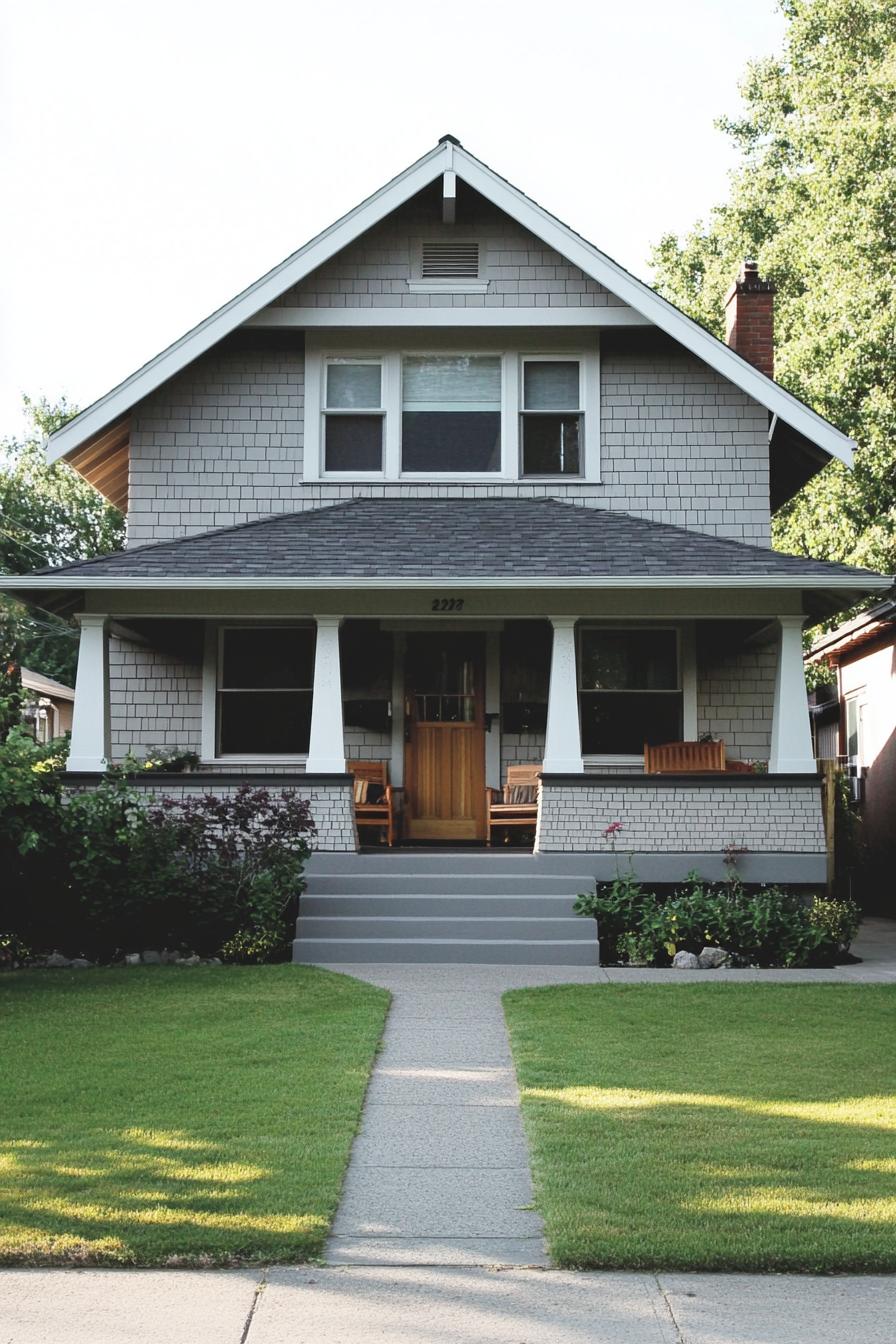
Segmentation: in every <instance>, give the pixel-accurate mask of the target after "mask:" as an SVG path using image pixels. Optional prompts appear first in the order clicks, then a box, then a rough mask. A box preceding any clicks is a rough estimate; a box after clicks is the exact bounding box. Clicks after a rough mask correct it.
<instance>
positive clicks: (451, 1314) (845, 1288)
mask: <svg viewBox="0 0 896 1344" xmlns="http://www.w3.org/2000/svg"><path fill="white" fill-rule="evenodd" d="M894 1339H896V1280H894V1279H892V1278H886V1277H867V1278H803V1277H801V1276H797V1275H782V1276H776V1277H763V1276H758V1275H757V1276H750V1275H744V1274H728V1275H725V1274H719V1275H712V1274H659V1275H652V1274H593V1273H584V1274H576V1273H571V1272H568V1271H559V1270H533V1269H510V1270H488V1269H481V1268H480V1269H476V1268H461V1267H452V1266H441V1267H437V1268H428V1269H402V1268H396V1267H392V1268H382V1269H374V1268H327V1269H312V1268H308V1267H305V1268H302V1269H272V1270H270V1271H269V1272H268V1273H267V1274H266V1275H262V1274H260V1273H259V1274H254V1273H253V1272H252V1271H249V1270H218V1271H216V1270H210V1271H207V1272H205V1273H203V1272H196V1271H191V1270H167V1271H156V1270H109V1269H104V1270H101V1269H87V1270H42V1269H32V1270H28V1269H18V1270H6V1271H4V1272H2V1273H0V1340H2V1341H3V1344H371V1341H381V1342H382V1344H893V1341H894Z"/></svg>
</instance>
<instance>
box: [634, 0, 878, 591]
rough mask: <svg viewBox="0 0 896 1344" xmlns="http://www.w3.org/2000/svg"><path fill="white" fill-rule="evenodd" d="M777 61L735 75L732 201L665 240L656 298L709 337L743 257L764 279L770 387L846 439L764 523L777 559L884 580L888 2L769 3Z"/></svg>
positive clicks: (729, 127) (725, 126)
mask: <svg viewBox="0 0 896 1344" xmlns="http://www.w3.org/2000/svg"><path fill="white" fill-rule="evenodd" d="M780 4H781V9H782V11H783V13H784V14H785V16H786V18H787V20H788V27H787V33H786V37H785V42H784V49H783V51H782V52H781V54H780V55H779V56H776V57H772V58H769V59H766V60H762V61H758V62H756V63H753V64H751V65H749V66H748V67H747V73H746V77H745V79H744V81H743V83H742V85H741V92H742V95H743V100H744V104H745V111H744V115H743V116H742V117H741V118H740V119H738V120H733V121H730V120H726V121H722V122H720V123H719V125H720V128H721V129H722V130H724V131H725V132H726V133H727V134H728V135H729V136H730V137H731V139H732V140H733V142H734V144H735V145H736V146H737V149H738V151H739V153H740V165H739V167H738V168H737V169H736V170H735V172H734V173H733V174H732V178H731V188H730V195H729V199H728V201H727V202H726V203H724V204H722V205H719V206H718V207H716V208H715V209H714V210H713V211H712V212H711V214H710V217H709V219H708V220H707V221H705V222H701V223H698V224H697V225H696V226H695V227H694V229H693V230H692V231H691V232H690V233H689V234H687V235H686V236H685V237H684V238H681V239H679V238H676V237H674V236H673V235H667V236H666V237H664V238H663V239H662V240H661V241H660V243H659V245H658V246H657V247H656V249H655V251H654V255H653V264H654V270H655V275H656V279H657V282H658V285H659V288H660V289H661V291H662V292H663V293H664V294H665V295H666V296H667V297H668V298H670V299H672V300H673V302H675V303H677V304H678V305H679V306H680V307H681V308H683V309H684V310H685V311H686V312H688V313H690V314H691V316H693V317H695V318H697V320H698V321H700V322H702V323H703V324H704V325H705V326H706V327H708V328H710V329H711V330H712V331H714V332H715V333H716V334H717V335H721V334H722V329H723V326H724V295H725V292H726V290H727V289H728V286H729V285H730V283H731V281H732V279H733V278H734V276H735V274H736V272H737V269H738V266H739V264H740V262H741V261H742V260H743V258H744V257H755V258H756V259H757V261H758V262H759V265H760V270H761V272H762V273H763V274H764V275H768V276H770V277H771V278H773V279H774V280H775V282H776V284H777V289H778V297H777V304H776V342H775V344H776V349H775V362H776V377H777V378H778V379H779V380H780V381H781V382H782V383H783V384H784V386H785V387H787V388H789V389H790V390H791V391H792V392H794V393H796V395H797V396H799V397H801V398H802V399H803V400H804V401H806V402H808V403H809V404H810V405H811V406H813V407H814V408H815V409H816V410H818V411H819V412H820V413H821V414H822V415H824V416H826V417H827V418H828V419H830V420H831V421H833V423H834V424H836V425H838V426H839V427H840V428H841V429H842V430H845V432H846V433H847V434H849V435H851V436H852V437H853V438H854V439H856V441H857V443H858V445H859V450H858V452H857V454H856V461H855V469H854V471H853V472H849V471H848V470H847V469H846V468H845V467H843V466H842V465H841V464H839V463H831V464H830V465H829V466H827V467H825V468H824V470H823V471H821V472H820V473H819V474H818V475H817V476H816V477H815V478H814V479H813V480H812V481H811V482H809V484H808V485H807V486H805V487H804V489H803V490H802V491H801V492H800V493H799V495H797V497H796V498H795V499H794V500H793V501H791V503H789V504H788V505H786V506H785V507H784V508H783V509H782V510H780V512H779V513H778V515H777V518H776V520H775V525H774V534H773V535H774V542H775V544H776V545H777V546H779V547H780V548H781V549H783V550H789V551H794V552H797V553H802V554H807V555H814V556H817V557H819V558H821V559H830V560H842V561H845V562H847V563H851V564H859V565H867V566H869V567H871V568H875V569H881V570H883V571H885V572H889V573H892V572H893V571H894V570H896V321H894V303H896V7H894V5H893V3H892V0H780Z"/></svg>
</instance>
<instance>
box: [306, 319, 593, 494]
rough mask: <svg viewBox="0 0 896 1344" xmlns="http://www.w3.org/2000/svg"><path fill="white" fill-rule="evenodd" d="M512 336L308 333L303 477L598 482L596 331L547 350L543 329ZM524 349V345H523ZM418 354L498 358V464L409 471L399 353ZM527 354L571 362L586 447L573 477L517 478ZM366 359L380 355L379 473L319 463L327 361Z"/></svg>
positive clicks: (565, 483)
mask: <svg viewBox="0 0 896 1344" xmlns="http://www.w3.org/2000/svg"><path fill="white" fill-rule="evenodd" d="M507 334H508V336H511V335H513V337H514V341H513V345H512V346H510V347H508V343H507V342H504V341H501V340H500V339H496V338H489V337H483V336H480V335H479V334H478V333H476V332H469V333H465V335H464V338H463V339H458V333H456V332H446V333H445V336H444V338H443V339H436V338H435V337H434V336H432V335H431V336H429V338H428V339H427V340H426V341H425V342H423V341H421V342H420V343H419V344H416V345H414V344H411V343H409V342H407V341H402V342H400V343H399V341H398V340H396V338H395V335H394V334H392V335H390V334H389V333H388V332H385V333H382V334H379V335H378V336H377V337H376V338H374V337H371V338H370V339H368V341H367V343H366V344H365V345H364V346H361V345H359V344H358V343H357V336H355V337H354V338H352V335H351V333H346V339H345V340H340V338H339V337H338V336H336V335H335V333H329V334H328V333H325V332H320V333H317V332H312V331H308V332H306V335H305V421H304V464H303V479H304V480H305V481H320V482H327V481H329V482H332V483H334V484H338V483H340V482H347V481H357V482H359V483H360V482H365V481H368V482H374V481H380V482H391V483H394V484H400V483H401V482H407V483H408V484H414V485H420V484H423V483H424V482H429V483H432V484H433V485H443V484H446V485H450V484H452V483H454V482H469V483H472V484H479V483H481V484H489V483H491V484H500V483H502V482H503V483H510V482H517V483H521V484H529V485H532V486H535V487H538V486H539V485H544V484H545V483H550V484H551V485H554V484H556V485H557V486H569V487H572V488H575V487H577V486H581V485H582V484H600V480H601V475H600V473H601V453H600V438H601V434H600V415H601V407H600V346H599V341H598V337H597V335H596V334H595V335H593V336H592V335H591V334H589V337H588V340H587V341H583V340H581V339H579V340H577V341H576V343H575V344H573V343H571V342H565V341H564V342H561V343H558V344H557V345H555V346H554V347H553V348H552V347H551V346H550V345H548V344H547V342H546V341H545V338H544V333H543V332H542V333H537V335H536V336H535V337H533V338H532V339H531V340H529V341H527V340H526V338H525V336H524V334H523V333H510V332H508V333H507ZM527 347H529V348H527ZM406 355H410V356H420V355H458V356H462V355H495V356H498V357H500V359H501V466H500V470H498V471H485V472H452V471H440V472H430V471H426V472H409V471H404V470H402V464H401V416H402V391H401V367H402V363H401V362H402V359H403V357H404V356H406ZM529 359H544V360H560V361H569V360H577V361H578V362H579V370H580V373H579V387H580V403H581V414H582V418H583V439H584V448H583V453H582V458H583V461H582V470H581V471H580V473H579V474H578V475H576V476H572V475H559V476H557V475H553V476H525V477H524V476H523V475H522V461H521V447H520V418H521V404H522V379H523V362H524V360H529ZM347 360H350V361H352V362H360V363H371V362H373V361H375V360H379V362H380V365H381V368H382V383H381V387H382V403H383V404H382V411H383V414H384V418H385V424H384V429H383V470H382V471H365V472H361V471H338V472H335V471H327V470H326V469H325V461H324V441H325V440H324V423H323V422H324V415H325V410H326V407H325V379H326V371H327V366H328V365H329V363H331V362H333V361H336V362H338V361H342V362H345V361H347Z"/></svg>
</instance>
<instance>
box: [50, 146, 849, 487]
mask: <svg viewBox="0 0 896 1344" xmlns="http://www.w3.org/2000/svg"><path fill="white" fill-rule="evenodd" d="M451 169H453V170H454V171H455V172H456V173H457V175H458V177H460V178H461V179H462V180H463V181H465V182H466V183H467V184H468V185H469V186H471V187H473V188H474V189H475V190H476V191H478V192H480V193H481V194H482V195H483V196H485V197H486V198H487V199H488V200H490V201H491V202H492V204H494V205H496V206H497V207H498V208H499V209H501V210H503V211H504V212H505V213H506V214H508V215H509V216H510V217H511V218H512V219H515V220H516V221H517V223H519V224H521V225H522V226H523V227H524V228H526V229H528V230H529V231H530V232H531V233H534V234H535V235H536V236H537V237H539V238H541V239H542V240H543V241H544V242H545V243H547V244H548V245H549V246H551V247H553V248H555V249H556V251H557V252H559V253H560V254H561V256H563V257H565V258H566V259H567V260H568V261H570V262H572V264H573V265H575V266H578V267H579V268H580V269H581V270H582V271H584V273H585V274H586V275H587V276H590V278H591V279H593V280H596V281H598V283H599V284H602V285H604V286H605V287H606V288H607V289H609V290H610V291H611V292H612V293H613V294H615V295H616V296H617V297H618V298H620V299H622V300H623V301H624V302H625V303H627V304H629V305H630V306H631V307H632V308H633V309H635V310H636V311H637V312H639V313H640V314H641V315H642V316H643V317H644V318H646V319H647V320H648V321H649V322H652V323H654V325H656V326H657V327H659V328H660V330H662V331H665V332H666V333H667V334H668V335H669V336H671V337H672V338H673V339H674V340H676V341H678V342H679V343H680V344H681V345H683V346H684V347H685V348H686V349H688V350H690V351H691V352H692V353H693V354H695V355H696V356H697V357H698V358H699V359H702V360H703V361H704V362H705V363H706V364H708V365H709V366H710V368H712V369H715V371H716V372H717V373H719V374H721V375H722V376H723V377H724V378H727V379H728V380H729V381H730V382H731V383H733V384H734V385H735V387H739V388H740V389H741V391H743V392H745V393H746V394H747V396H750V397H752V398H753V399H754V400H755V401H757V402H759V404H760V405H762V406H765V407H767V408H768V410H770V411H771V412H772V413H773V414H775V415H777V416H779V417H780V418H781V419H782V420H784V421H785V422H786V423H787V424H788V425H790V426H791V427H792V428H793V429H795V430H797V431H798V432H799V433H801V434H803V435H804V436H805V437H806V438H807V439H809V440H810V441H811V442H812V443H815V444H817V446H818V447H819V448H822V449H823V450H824V451H825V452H827V453H829V454H830V455H831V456H832V457H836V458H838V459H839V460H840V461H841V462H844V463H846V465H847V466H851V465H852V450H853V448H854V447H855V444H854V441H853V440H852V439H850V438H849V437H848V436H847V435H846V434H843V433H841V431H840V430H839V429H836V428H835V427H834V426H833V425H832V424H830V423H829V422H828V421H827V420H825V419H824V418H823V417H822V416H820V415H818V414H817V413H816V412H815V411H813V410H811V409H810V408H809V407H808V406H806V405H804V403H803V402H801V401H800V400H798V398H797V397H794V396H793V395H792V394H791V393H790V392H787V391H785V390H784V388H783V387H780V386H779V385H778V384H777V383H775V382H774V381H773V380H772V379H771V378H767V377H766V376H765V374H763V373H760V372H759V370H758V369H756V368H754V367H753V365H752V364H750V363H748V362H747V361H746V360H745V359H742V358H741V356H740V355H738V354H736V353H735V352H734V351H733V350H731V349H730V348H729V347H728V346H727V345H725V344H724V343H723V342H722V341H719V340H717V339H716V337H715V336H713V335H711V334H710V332H708V331H706V330H705V328H703V327H701V326H700V324H699V323H697V322H694V321H693V320H692V319H691V318H689V317H687V316H686V315H685V314H684V313H682V312H681V311H680V310H679V309H678V308H676V307H675V306H674V305H673V304H671V303H669V301H668V300H667V299H664V298H662V297H661V296H660V295H659V294H657V293H656V292H655V291H654V290H652V289H651V288H650V287H649V285H646V284H644V283H643V281H641V280H637V279H636V278H635V277H634V276H633V275H631V274H630V273H629V272H628V271H626V270H624V269H623V268H622V267H621V266H620V265H618V263H617V262H615V261H613V260H611V258H610V257H608V256H607V255H606V254H605V253H603V252H601V251H599V249H598V248H596V247H594V246H592V244H591V243H588V242H586V241H585V239H584V238H581V237H580V236H579V235H578V234H577V233H575V232H574V231H573V230H572V229H570V228H569V227H568V226H567V225H565V224H562V223H561V222H560V221H559V220H558V219H555V218H554V216H553V215H551V214H549V213H548V211H546V210H544V209H543V208H542V207H541V206H540V205H536V203H535V202H534V201H532V200H530V199H529V197H528V196H525V195H524V194H523V193H522V192H521V191H519V190H518V189H517V188H516V187H513V186H511V184H510V183H509V182H507V181H505V179H504V178H502V177H499V176H498V175H497V173H495V172H493V171H492V170H491V169H490V168H488V167H487V166H486V165H485V164H484V163H482V162H480V160H479V159H476V158H474V157H473V155H472V154H469V153H468V152H467V151H466V150H465V149H463V148H461V146H460V145H455V144H451V143H450V142H444V143H439V144H438V145H437V146H436V147H435V149H432V150H430V151H429V153H428V154H425V155H424V156H423V158H421V159H418V160H417V162H416V163H413V164H412V165H411V166H410V167H409V168H406V169H405V171H404V172H403V173H400V174H399V175H398V177H395V178H393V179H392V181H391V182H388V183H387V184H386V185H385V186H384V187H382V188H381V189H380V190H379V191H378V192H376V193H375V194H374V195H373V196H370V197H368V199H367V200H366V201H364V202H362V203H361V205H359V206H357V207H356V208H355V209H354V210H352V211H350V212H349V214H347V215H344V216H343V217H342V219H340V220H337V221H336V223H335V224H332V225H331V226H330V227H329V228H328V229H325V230H324V231H323V233H320V234H318V235H317V237H316V238H313V239H312V240H311V242H309V243H307V244H306V245H305V246H304V247H302V248H300V249H299V251H298V252H294V253H293V254H292V255H291V256H290V257H287V258H286V260H285V261H283V262H281V263H280V265H279V266H275V267H274V269H273V270H272V271H269V272H268V273H267V275H264V276H262V277H261V279H260V280H258V281H256V282H255V284H254V285H251V286H250V287H249V288H248V289H246V290H243V292H242V293H241V294H238V295H237V296H236V298H234V299H231V301H230V302H229V303H227V304H225V305H224V307H223V308H219V309H218V310H217V312H215V313H213V314H212V315H211V316H210V317H208V318H206V319H205V321H204V322H200V324H199V325H198V326H197V327H194V328H193V330H192V331H189V332H187V334H186V335H185V336H182V337H181V339H180V340H179V341H176V342H175V343H174V344H173V345H170V346H169V347H168V349H167V350H163V351H162V353H161V354H160V355H157V356H156V357H155V359H152V360H150V361H149V363H148V364H144V365H143V367H142V368H141V369H138V370H137V372H136V373H134V374H132V375H131V377H130V378H127V379H125V381H124V382H123V383H120V384H119V385H118V387H116V388H113V389H112V391H111V392H108V393H107V394H106V396H104V397H101V398H100V400H99V401H96V402H94V403H93V405H92V406H88V407H87V409H86V410H84V411H82V412H81V414H80V415H79V416H77V417H76V418H75V419H74V420H71V421H69V423H68V424H67V425H64V426H63V427H62V429H60V430H57V431H56V433H55V434H54V435H52V437H51V438H50V440H49V443H48V445H47V458H48V461H50V462H55V461H57V460H58V459H59V458H60V457H63V456H65V455H66V454H67V453H70V452H72V451H73V450H74V449H75V448H77V447H79V445H80V444H82V443H83V442H84V441H85V439H88V438H89V437H90V436H91V435H93V434H95V433H97V432H98V431H99V430H101V429H103V428H104V427H105V426H106V425H108V424H110V423H111V422H112V421H113V420H114V419H116V418H117V417H118V416H120V415H122V414H124V413H125V412H126V411H128V410H130V408H131V407H132V406H133V405H134V404H135V403H136V402H138V401H140V400H141V399H142V398H143V397H145V396H148V395H149V393H151V392H153V391H155V389H156V388H157V387H159V386H160V385H161V384H162V383H164V382H165V381H166V380H167V379H168V378H171V377H173V376H174V375H175V374H176V373H179V372H180V370H181V369H183V368H185V367H186V365H187V364H189V363H191V362H192V361H193V360H194V359H196V358H197V357H198V356H199V355H201V354H203V353H204V352H205V351H206V350H208V349H209V348H210V347H211V346H212V345H215V344H216V343H217V342H218V341H219V340H221V339H222V338H223V337H224V336H226V335H228V333H229V332H231V331H233V330H234V329H235V328H236V327H238V326H240V325H241V323H243V322H247V321H248V320H249V319H250V318H252V317H253V316H254V315H255V314H256V313H258V312H259V310H260V309H262V308H264V307H265V306H266V305H267V304H269V303H271V302H272V301H273V300H274V299H276V298H278V297H279V296H280V295H281V294H282V293H283V292H284V291H285V290H287V289H289V288H290V287H291V286H292V285H295V284H297V283H298V282H299V281H301V280H302V279H304V277H305V276H306V275H308V274H309V273H310V272H311V271H313V270H314V269H316V267H318V266H321V265H323V263H324V262H326V261H328V260H329V259H330V258H331V257H333V256H335V254H336V253H337V252H339V251H341V250H342V248H344V247H347V246H348V245H349V244H350V243H352V242H354V240H355V239H356V238H358V237H360V235H361V234H362V233H364V232H366V230H367V229H369V228H372V227H373V225H375V224H377V223H379V222H380V221H381V220H382V219H385V218H386V216H387V215H389V214H391V213H392V211H394V210H396V209H397V208H398V207H399V206H400V205H402V204H403V203H404V202H405V201H406V200H408V199H409V198H410V197H411V196H413V195H415V194H416V193H417V192H418V191H420V190H422V189H423V188H424V187H425V186H427V185H428V184H429V183H430V182H432V181H433V180H434V179H435V178H437V177H438V176H439V175H440V174H441V173H443V172H444V171H446V170H451ZM365 311H366V310H365ZM488 312H489V310H488V309H482V310H480V309H470V310H469V313H470V317H471V321H473V322H474V323H476V324H480V323H483V322H484V321H485V320H486V319H487V314H488ZM370 314H371V317H370V325H372V326H373V325H376V310H375V309H371V310H370ZM474 314H475V317H474V316H473V315H474ZM483 315H485V316H483Z"/></svg>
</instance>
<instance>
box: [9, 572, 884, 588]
mask: <svg viewBox="0 0 896 1344" xmlns="http://www.w3.org/2000/svg"><path fill="white" fill-rule="evenodd" d="M892 585H893V579H892V578H888V577H887V576H886V575H883V574H869V575H867V576H866V575H856V576H855V577H852V576H851V575H842V574H837V575H830V576H826V575H822V574H805V575H794V576H793V577H792V578H791V577H782V576H780V575H775V576H766V575H754V576H741V575H738V576H735V577H728V578H717V577H714V576H712V575H708V574H670V575H664V576H662V577H660V578H651V577H649V576H641V575H638V576H635V577H625V576H617V575H612V576H606V577H593V576H591V575H583V576H579V575H576V576H574V577H557V576H554V575H551V576H547V577H546V576H545V575H541V574H532V575H514V576H513V577H512V578H508V577H503V576H496V577H494V578H491V577H488V576H486V577H475V578H471V577H470V576H469V575H463V574H459V575H457V576H456V577H453V578H452V577H450V576H445V577H442V576H439V575H432V574H426V575H421V576H419V577H410V578H370V577H363V578H280V577H276V576H267V577H266V578H263V579H262V578H258V579H255V578H224V577H221V576H209V577H201V578H178V577H164V578H157V579H150V578H145V577H140V578H105V579H99V578H97V579H94V578H77V577H74V576H72V577H68V578H66V577H63V576H61V575H60V576H58V577H54V576H53V575H52V574H48V575H32V574H22V575H19V574H16V575H3V577H2V578H0V592H28V591H44V592H47V591H64V590H68V589H80V590H83V591H91V590H94V589H96V590H105V591H110V592H111V591H118V590H122V589H124V590H127V589H131V590H133V591H134V592H140V591H153V590H155V591H159V592H162V591H167V590H169V589H173V590H177V591H179V592H190V591H192V592H201V591H206V590H222V589H223V590H228V589H229V590H232V591H234V592H238V591H254V592H262V591H266V590H269V589H293V590H298V591H306V590H307V591H328V592H332V591H352V590H355V589H360V588H364V589H374V590H376V589H383V590H390V591H391V590H396V589H397V590H402V589H409V590H413V591H418V590H420V589H425V590H426V591H431V590H433V589H436V588H438V589H447V588H455V589H458V590H463V589H467V590H469V589H502V588H507V589H516V588H530V589H541V588H544V589H573V588H575V589H582V588H597V589H600V588H632V589H636V588H719V589H735V588H736V589H741V588H757V589H767V588H776V589H777V588H780V589H789V590H791V591H796V590H799V589H806V588H810V589H815V588H820V589H824V588H834V589H839V588H845V589H855V590H856V591H860V592H877V591H883V590H885V589H887V588H891V587H892Z"/></svg>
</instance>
